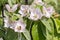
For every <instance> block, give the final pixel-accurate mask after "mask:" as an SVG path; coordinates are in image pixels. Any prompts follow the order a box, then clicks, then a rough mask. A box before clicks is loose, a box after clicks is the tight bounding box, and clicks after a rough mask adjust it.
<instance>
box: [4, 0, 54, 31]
mask: <svg viewBox="0 0 60 40" xmlns="http://www.w3.org/2000/svg"><path fill="white" fill-rule="evenodd" d="M18 6H19V4H15V5H13V7H10V5H9V4H6V5H5V8H6V9H7V11H8V12H12V13H13V12H15V11H16V10H17V9H18ZM38 6H39V7H38ZM40 7H41V8H40ZM53 12H54V8H53V6H47V4H45V3H44V2H43V1H42V0H34V2H33V3H32V4H31V5H20V9H19V11H18V13H19V14H20V15H21V17H22V18H23V17H27V18H28V19H30V20H34V21H37V20H40V19H41V18H42V17H46V18H50V17H51V15H52V14H53ZM4 22H5V25H4V26H5V27H7V28H8V27H10V28H12V29H14V31H15V32H23V31H24V30H25V28H26V23H24V21H23V20H18V21H10V19H9V18H8V17H7V18H5V19H4Z"/></svg>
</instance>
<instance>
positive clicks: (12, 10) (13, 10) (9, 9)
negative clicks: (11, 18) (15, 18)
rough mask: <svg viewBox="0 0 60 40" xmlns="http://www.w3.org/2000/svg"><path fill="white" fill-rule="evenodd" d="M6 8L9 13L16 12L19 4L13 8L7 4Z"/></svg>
mask: <svg viewBox="0 0 60 40" xmlns="http://www.w3.org/2000/svg"><path fill="white" fill-rule="evenodd" d="M5 7H6V9H7V10H8V11H9V12H15V11H16V10H17V7H18V4H15V5H13V7H12V8H11V7H10V5H8V4H6V5H5Z"/></svg>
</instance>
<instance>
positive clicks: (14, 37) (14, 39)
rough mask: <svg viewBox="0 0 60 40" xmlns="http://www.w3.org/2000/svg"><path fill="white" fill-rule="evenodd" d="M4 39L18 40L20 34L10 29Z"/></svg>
mask: <svg viewBox="0 0 60 40" xmlns="http://www.w3.org/2000/svg"><path fill="white" fill-rule="evenodd" d="M4 38H5V40H18V33H16V32H15V31H13V30H12V29H10V28H8V29H7V30H6V33H5V36H4Z"/></svg>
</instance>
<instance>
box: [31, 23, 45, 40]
mask: <svg viewBox="0 0 60 40" xmlns="http://www.w3.org/2000/svg"><path fill="white" fill-rule="evenodd" d="M32 37H33V40H45V37H44V35H43V32H42V29H41V23H40V24H38V23H35V24H34V25H33V26H32Z"/></svg>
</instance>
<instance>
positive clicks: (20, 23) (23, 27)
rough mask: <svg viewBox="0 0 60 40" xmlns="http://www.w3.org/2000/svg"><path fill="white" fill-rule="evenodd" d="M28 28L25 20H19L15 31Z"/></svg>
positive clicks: (22, 30)
mask: <svg viewBox="0 0 60 40" xmlns="http://www.w3.org/2000/svg"><path fill="white" fill-rule="evenodd" d="M25 28H26V24H25V23H24V22H23V21H20V20H19V21H17V23H16V25H15V28H14V31H15V32H24V31H25Z"/></svg>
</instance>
